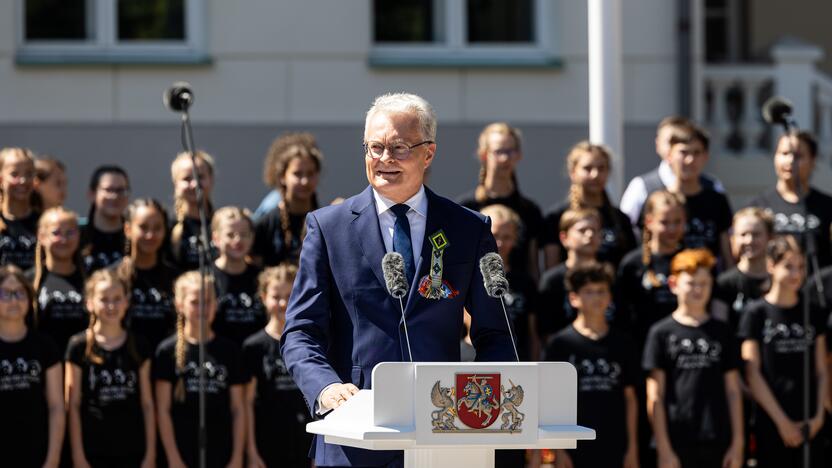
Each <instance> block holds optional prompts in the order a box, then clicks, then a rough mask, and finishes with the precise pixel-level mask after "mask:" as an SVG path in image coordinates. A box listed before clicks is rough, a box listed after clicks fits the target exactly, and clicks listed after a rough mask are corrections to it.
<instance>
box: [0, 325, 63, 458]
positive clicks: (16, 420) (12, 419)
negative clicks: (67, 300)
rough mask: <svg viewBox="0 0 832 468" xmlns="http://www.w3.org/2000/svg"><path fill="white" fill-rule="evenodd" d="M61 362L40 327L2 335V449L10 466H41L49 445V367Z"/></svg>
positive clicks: (0, 372)
mask: <svg viewBox="0 0 832 468" xmlns="http://www.w3.org/2000/svg"><path fill="white" fill-rule="evenodd" d="M60 362H61V355H60V353H59V352H58V348H57V347H55V343H53V342H52V340H51V339H50V338H49V337H48V336H46V335H44V334H42V333H39V332H37V331H34V330H32V329H31V328H30V329H29V331H27V332H26V335H25V336H24V337H23V339H22V340H20V341H17V342H7V341H3V340H1V339H0V414H2V415H3V416H2V424H0V450H2V453H3V454H4V455H3V462H4V464H5V463H8V464H9V466H42V465H43V462H44V460H45V459H46V452H47V450H48V448H49V447H48V445H49V406H48V404H47V401H46V371H47V370H48V369H49V368H50V367H52V366H54V365H55V364H59V363H60Z"/></svg>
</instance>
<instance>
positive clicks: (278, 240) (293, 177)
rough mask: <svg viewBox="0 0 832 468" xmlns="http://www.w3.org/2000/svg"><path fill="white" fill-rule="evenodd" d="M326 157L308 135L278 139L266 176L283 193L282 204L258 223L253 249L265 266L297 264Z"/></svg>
mask: <svg viewBox="0 0 832 468" xmlns="http://www.w3.org/2000/svg"><path fill="white" fill-rule="evenodd" d="M322 165H323V155H322V154H321V151H320V149H318V145H317V143H316V142H315V137H314V136H312V135H310V134H308V133H288V134H285V135H281V136H280V137H279V138H277V139H276V140H275V141H274V142H273V143H272V146H271V147H270V148H269V152H268V154H267V155H266V165H265V167H264V168H263V176H264V179H265V180H266V183H268V184H269V185H271V186H272V187H274V188H275V189H277V191H278V192H280V196H281V198H280V202H279V203H278V205H277V206H276V207H274V208H273V209H272V210H270V211H269V212H268V213H266V215H265V216H263V217H262V218H261V219H259V220H258V222H257V228H256V232H257V235H256V239H255V243H254V248H253V254H254V256H255V261H256V262H257V263H259V264H262V265H263V266H275V265H279V264H280V263H283V262H292V263H297V261H298V259H299V258H300V249H301V244H302V243H303V238H304V237H305V229H306V224H305V221H306V214H307V213H309V212H310V211H312V210H315V209H317V208H318V195H317V192H316V191H317V189H318V179H319V177H320V174H321V167H322Z"/></svg>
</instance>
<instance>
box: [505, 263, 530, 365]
mask: <svg viewBox="0 0 832 468" xmlns="http://www.w3.org/2000/svg"><path fill="white" fill-rule="evenodd" d="M506 279H507V280H508V284H509V290H508V292H506V293H505V295H503V301H504V303H505V305H506V313H507V314H508V318H509V320H510V321H511V329H512V331H513V332H514V340H515V341H516V343H517V354H519V355H520V360H521V361H529V360H532V361H534V360H537V357H534V358H532V355H531V354H530V353H531V349H530V346H531V342H530V337H529V319H530V317H531V316H532V315H537V308H538V306H539V305H538V303H539V301H538V294H537V285H536V284H535V283H534V280H532V279H531V278H530V277H529V275H528V273H526V272H525V271H514V270H509V271H507V272H506Z"/></svg>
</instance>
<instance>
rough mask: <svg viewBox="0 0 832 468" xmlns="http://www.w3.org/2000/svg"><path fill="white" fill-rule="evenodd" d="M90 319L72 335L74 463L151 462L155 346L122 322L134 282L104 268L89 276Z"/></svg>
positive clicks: (69, 371) (69, 384)
mask: <svg viewBox="0 0 832 468" xmlns="http://www.w3.org/2000/svg"><path fill="white" fill-rule="evenodd" d="M84 289H85V291H84V292H85V294H84V295H85V297H86V301H85V302H86V306H87V309H88V310H89V313H90V324H89V326H88V327H87V329H86V330H84V331H82V332H80V333H78V334H76V335H74V336H73V337H72V338H71V339H70V340H69V346H68V347H67V350H66V361H67V362H66V393H67V395H68V399H69V436H70V446H71V449H72V460H73V464H74V466H76V467H90V466H95V467H98V466H124V467H128V466H129V467H138V466H152V464H153V463H154V462H155V460H156V419H155V415H154V408H153V394H152V390H151V384H150V357H151V355H152V353H153V352H152V350H151V348H150V346H149V344H148V343H147V341H145V340H144V339H143V338H141V337H139V336H136V335H135V334H133V333H132V332H129V331H127V330H126V329H125V328H124V326H123V325H122V322H123V320H124V317H125V315H126V313H127V307H128V305H129V297H130V296H129V294H130V284H129V283H128V282H127V280H125V279H124V278H122V277H121V276H119V275H118V274H117V273H116V272H115V270H113V269H108V268H104V269H101V270H98V271H96V272H95V273H93V274H92V276H90V278H89V279H88V280H87V282H86V285H85V287H84Z"/></svg>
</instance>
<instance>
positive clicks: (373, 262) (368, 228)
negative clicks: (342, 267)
mask: <svg viewBox="0 0 832 468" xmlns="http://www.w3.org/2000/svg"><path fill="white" fill-rule="evenodd" d="M351 209H352V212H353V214H354V215H356V218H355V219H354V220H353V222H352V224H350V229H351V230H352V235H353V236H355V237H357V238H358V239H359V244H360V245H361V251H362V253H363V254H364V258H366V259H367V262H368V263H369V264H370V269H371V270H373V274H374V275H375V276H376V278H377V279H378V281H379V283H381V285H382V286H384V287H385V288H386V287H387V286H386V284H385V283H384V273H383V272H382V269H381V259H382V258H383V257H384V254H385V252H386V250H385V248H384V241H382V239H381V228H380V227H379V224H378V214H377V213H376V204H375V202H374V201H373V189H372V187H367V189H366V190H364V192H362V193H361V195H359V196H358V197H356V198H355V200H354V201H353V202H352V207H351Z"/></svg>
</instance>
